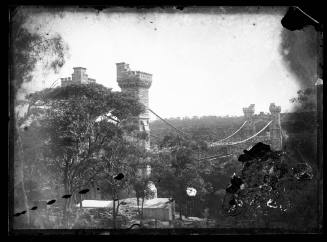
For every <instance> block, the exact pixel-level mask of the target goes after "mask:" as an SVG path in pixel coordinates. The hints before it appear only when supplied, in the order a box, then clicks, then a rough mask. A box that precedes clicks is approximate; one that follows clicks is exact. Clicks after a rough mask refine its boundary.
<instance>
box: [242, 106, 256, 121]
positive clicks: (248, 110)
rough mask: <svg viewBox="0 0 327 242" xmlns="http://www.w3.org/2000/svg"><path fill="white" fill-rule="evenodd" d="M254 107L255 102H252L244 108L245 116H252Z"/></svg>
mask: <svg viewBox="0 0 327 242" xmlns="http://www.w3.org/2000/svg"><path fill="white" fill-rule="evenodd" d="M254 107H255V104H251V105H250V106H249V107H247V108H243V113H244V116H245V117H247V118H249V117H251V116H252V115H253V114H254Z"/></svg>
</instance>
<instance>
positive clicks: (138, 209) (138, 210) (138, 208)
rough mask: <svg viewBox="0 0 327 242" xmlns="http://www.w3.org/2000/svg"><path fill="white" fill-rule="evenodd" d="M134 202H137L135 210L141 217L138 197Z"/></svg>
mask: <svg viewBox="0 0 327 242" xmlns="http://www.w3.org/2000/svg"><path fill="white" fill-rule="evenodd" d="M136 202H137V212H138V214H139V217H141V211H140V197H139V196H137V197H136Z"/></svg>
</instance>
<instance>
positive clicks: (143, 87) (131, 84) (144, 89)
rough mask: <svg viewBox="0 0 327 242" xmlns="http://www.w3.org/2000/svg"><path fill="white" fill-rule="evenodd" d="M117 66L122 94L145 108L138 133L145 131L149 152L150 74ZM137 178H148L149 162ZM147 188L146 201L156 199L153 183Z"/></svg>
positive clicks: (145, 146)
mask: <svg viewBox="0 0 327 242" xmlns="http://www.w3.org/2000/svg"><path fill="white" fill-rule="evenodd" d="M116 66H117V82H118V86H119V87H120V88H121V91H122V92H123V93H128V94H129V95H132V96H134V97H136V98H137V100H138V101H139V102H140V103H142V104H143V105H144V106H145V111H144V112H143V113H141V114H140V115H139V117H138V121H139V128H140V131H145V132H147V134H148V139H147V140H146V141H144V143H143V145H144V148H145V149H146V150H150V127H149V121H150V116H149V111H148V108H149V88H150V87H151V84H152V74H149V73H145V72H141V71H132V70H131V69H130V68H129V64H126V63H124V62H121V63H116ZM138 173H139V176H142V177H148V176H150V174H151V166H150V160H149V159H147V162H146V163H145V165H144V166H142V167H139V170H138ZM147 186H148V188H149V189H150V190H151V191H153V194H152V195H151V196H149V197H146V199H153V198H157V189H156V187H155V185H154V183H153V182H151V181H150V182H149V183H148V184H147Z"/></svg>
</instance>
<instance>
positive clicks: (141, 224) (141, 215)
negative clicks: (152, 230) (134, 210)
mask: <svg viewBox="0 0 327 242" xmlns="http://www.w3.org/2000/svg"><path fill="white" fill-rule="evenodd" d="M143 207H144V196H143V197H142V209H141V211H142V213H141V221H140V223H141V225H142V226H143Z"/></svg>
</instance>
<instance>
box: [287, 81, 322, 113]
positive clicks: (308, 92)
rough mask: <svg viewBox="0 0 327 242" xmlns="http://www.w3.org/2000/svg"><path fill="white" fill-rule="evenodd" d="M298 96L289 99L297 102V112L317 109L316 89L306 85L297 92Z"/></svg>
mask: <svg viewBox="0 0 327 242" xmlns="http://www.w3.org/2000/svg"><path fill="white" fill-rule="evenodd" d="M297 94H298V96H297V97H294V98H292V99H290V102H291V103H294V104H297V105H298V107H297V112H315V111H316V110H317V98H316V90H315V88H314V87H308V88H306V89H303V90H299V91H298V92H297Z"/></svg>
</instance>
